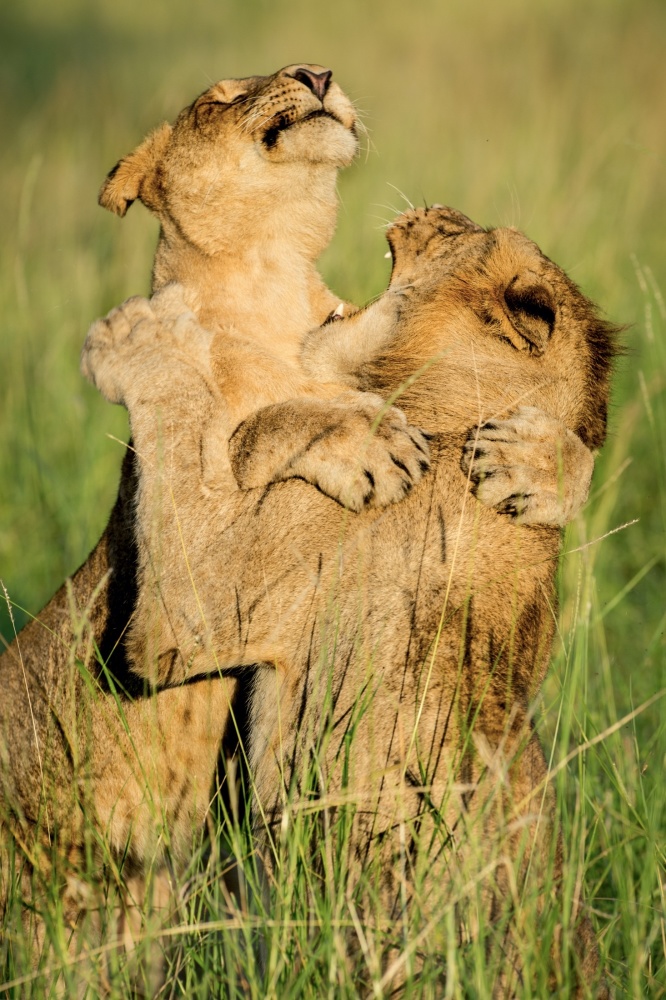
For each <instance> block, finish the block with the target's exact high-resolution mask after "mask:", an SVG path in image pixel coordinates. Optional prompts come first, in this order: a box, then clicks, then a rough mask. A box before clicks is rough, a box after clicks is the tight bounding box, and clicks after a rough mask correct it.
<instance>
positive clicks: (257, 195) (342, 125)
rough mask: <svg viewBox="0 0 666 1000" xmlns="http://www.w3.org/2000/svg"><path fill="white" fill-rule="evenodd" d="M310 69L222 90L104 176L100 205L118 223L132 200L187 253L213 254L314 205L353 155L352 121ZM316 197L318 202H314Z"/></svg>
mask: <svg viewBox="0 0 666 1000" xmlns="http://www.w3.org/2000/svg"><path fill="white" fill-rule="evenodd" d="M331 76H332V74H331V72H330V70H327V69H325V68H324V67H323V66H317V65H305V64H304V65H297V66H287V67H286V68H284V69H281V70H279V71H278V72H277V73H275V74H273V75H272V76H252V77H247V78H245V79H242V80H222V81H220V82H219V83H216V84H214V86H212V87H210V88H209V89H208V90H207V91H205V93H203V94H201V96H200V97H198V98H197V99H196V100H195V101H193V103H192V104H190V105H189V106H188V107H187V108H185V109H184V110H183V111H181V113H180V114H179V115H178V117H177V118H176V120H175V122H174V123H173V125H169V124H168V123H164V124H163V125H161V126H160V127H159V128H157V129H156V130H155V131H154V132H152V133H151V134H150V135H148V136H147V138H146V139H145V140H144V141H143V142H142V143H141V145H140V146H139V147H138V148H137V149H136V150H135V151H134V152H133V153H131V154H130V155H129V156H127V157H125V158H124V159H122V160H121V161H120V162H119V163H118V164H117V165H116V166H115V167H114V168H113V170H112V171H111V173H110V174H109V176H108V177H107V179H106V181H105V182H104V184H103V186H102V189H101V191H100V196H99V200H100V204H101V205H102V206H103V207H105V208H108V209H109V210H110V211H112V212H115V213H116V214H117V215H121V216H122V215H124V214H125V212H126V211H127V209H128V207H129V206H130V205H131V204H132V202H133V201H134V200H136V199H137V198H138V199H140V200H141V201H142V202H143V203H144V204H145V205H146V206H147V207H148V208H149V209H150V210H151V211H152V212H154V213H155V214H156V215H157V216H158V217H159V219H160V221H161V222H162V225H163V228H166V229H169V227H172V228H173V229H174V231H177V232H178V233H179V234H180V235H181V236H182V235H184V236H185V238H186V240H187V241H188V242H190V243H191V244H192V245H193V246H195V247H197V248H198V249H200V250H203V251H205V252H207V253H215V252H216V251H218V250H219V249H221V248H223V247H221V246H220V242H222V243H224V240H225V234H226V238H227V239H228V237H229V234H230V233H231V232H232V231H233V232H234V234H236V233H237V232H238V229H239V227H244V228H247V227H248V226H250V225H251V224H252V223H253V222H254V221H255V220H257V219H259V218H261V217H262V216H265V215H269V216H272V215H273V214H274V213H275V210H276V207H279V206H280V205H281V204H286V203H289V202H293V201H295V200H301V201H302V200H307V198H308V195H309V194H312V196H313V197H315V198H316V197H317V195H318V192H317V190H316V187H317V183H318V181H319V180H321V175H322V174H325V175H326V181H327V186H325V188H326V193H327V194H328V191H329V189H330V183H329V178H330V175H331V173H335V171H336V170H337V169H338V168H339V167H343V166H347V165H348V164H349V163H350V162H351V160H352V159H353V157H354V155H355V153H356V151H357V146H358V143H357V138H356V131H355V130H356V114H355V111H354V108H353V106H352V104H351V102H350V101H349V99H348V98H347V97H346V96H345V94H344V93H343V92H342V90H341V89H340V87H339V86H338V85H337V83H335V82H333V81H332V79H331ZM321 196H323V195H321Z"/></svg>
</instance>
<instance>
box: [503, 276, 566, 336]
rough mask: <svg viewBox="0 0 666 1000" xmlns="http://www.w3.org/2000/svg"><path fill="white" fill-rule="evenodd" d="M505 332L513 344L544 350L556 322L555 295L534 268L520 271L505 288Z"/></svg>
mask: <svg viewBox="0 0 666 1000" xmlns="http://www.w3.org/2000/svg"><path fill="white" fill-rule="evenodd" d="M502 305H503V312H504V315H505V317H506V319H507V321H508V322H507V323H503V324H502V325H503V327H504V330H503V332H504V334H505V336H507V337H508V339H509V340H510V341H511V343H512V344H513V346H514V347H517V348H518V349H519V350H529V351H530V353H532V354H543V352H544V351H545V349H546V346H547V344H548V341H549V339H550V335H551V334H552V332H553V327H554V326H555V312H556V306H555V296H554V294H553V290H552V288H551V287H550V285H549V284H548V283H547V282H546V281H544V279H543V278H542V277H541V276H540V275H539V274H537V273H536V272H535V271H524V272H523V273H522V274H517V275H516V277H515V278H513V280H512V281H510V282H509V284H508V285H507V287H506V288H505V289H504V302H503V304H502Z"/></svg>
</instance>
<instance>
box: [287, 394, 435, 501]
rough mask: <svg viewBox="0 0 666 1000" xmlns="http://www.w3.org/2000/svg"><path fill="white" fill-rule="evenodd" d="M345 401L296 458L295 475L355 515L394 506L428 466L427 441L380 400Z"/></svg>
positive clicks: (363, 397) (360, 396)
mask: <svg viewBox="0 0 666 1000" xmlns="http://www.w3.org/2000/svg"><path fill="white" fill-rule="evenodd" d="M349 397H350V402H349V403H348V404H347V403H346V402H344V397H339V399H340V402H338V403H337V405H336V411H337V412H335V413H332V414H331V417H334V418H335V417H337V419H335V422H333V420H332V421H331V423H330V424H329V426H328V427H327V428H326V430H325V431H324V432H322V433H321V434H319V435H315V437H314V439H313V440H312V442H311V443H310V445H309V447H308V448H307V450H306V451H305V453H304V454H302V455H301V456H299V458H298V461H297V463H296V464H297V466H298V469H299V472H298V473H297V474H298V475H301V476H302V477H303V478H305V479H307V480H308V481H309V482H312V483H314V484H315V485H316V486H318V487H319V489H320V490H322V492H324V493H326V494H327V495H328V496H330V497H332V498H333V499H334V500H337V501H338V502H339V503H341V504H343V506H345V507H348V508H349V509H350V510H353V511H356V512H359V511H361V510H363V509H364V508H366V507H386V506H388V505H389V504H392V503H398V502H399V501H400V500H402V499H403V498H404V497H405V496H406V495H407V494H408V493H409V492H410V491H411V490H412V488H413V487H414V486H415V485H416V484H417V483H418V482H419V481H420V480H421V478H422V477H423V475H424V474H425V473H426V472H427V471H428V469H429V468H430V448H429V446H428V441H427V439H426V437H425V436H424V434H423V433H422V431H420V430H419V429H418V428H416V427H411V426H410V425H409V424H408V423H407V418H406V417H405V415H404V413H403V412H402V411H401V410H399V409H397V408H396V407H394V406H389V407H387V406H386V404H385V403H384V401H383V400H382V399H380V398H379V397H378V396H374V395H372V394H371V393H350V394H349ZM296 464H295V465H294V468H295V467H296Z"/></svg>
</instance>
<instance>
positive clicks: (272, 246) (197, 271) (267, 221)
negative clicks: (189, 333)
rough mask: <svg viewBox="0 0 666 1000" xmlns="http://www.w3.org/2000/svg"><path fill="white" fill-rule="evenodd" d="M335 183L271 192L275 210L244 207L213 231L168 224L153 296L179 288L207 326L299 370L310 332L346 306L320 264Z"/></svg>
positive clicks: (228, 211) (331, 224) (230, 211)
mask: <svg viewBox="0 0 666 1000" xmlns="http://www.w3.org/2000/svg"><path fill="white" fill-rule="evenodd" d="M334 181H335V175H334V174H333V184H329V185H324V186H323V190H322V189H321V186H320V187H319V189H317V188H315V190H314V191H313V190H312V189H311V190H310V191H307V190H306V191H305V192H304V191H303V189H302V188H301V190H300V191H298V189H296V190H294V186H293V185H291V186H290V188H291V190H290V197H286V196H285V197H284V198H280V197H277V195H276V194H275V192H272V194H271V204H270V208H271V210H270V211H266V210H265V209H266V207H267V206H266V204H264V205H259V206H257V204H256V201H255V202H253V203H252V204H247V205H245V206H244V205H243V204H242V202H241V201H239V202H237V203H236V204H235V205H233V206H228V207H225V214H224V218H223V219H220V220H219V224H218V225H216V226H215V230H214V231H211V230H208V231H206V230H204V229H203V226H202V228H201V229H200V230H198V231H196V230H195V231H189V232H187V233H185V231H184V228H183V227H182V226H181V225H178V224H176V222H175V221H174V220H170V219H168V218H167V219H165V218H163V219H162V220H161V222H162V226H161V230H160V238H159V242H158V247H157V252H156V256H155V266H154V269H153V291H156V290H157V289H159V288H161V287H163V286H164V285H166V284H168V283H169V282H172V281H177V282H179V283H180V284H182V285H183V286H184V287H185V289H186V299H187V301H188V303H190V305H191V308H192V309H193V311H194V312H195V314H196V315H197V318H198V320H199V322H200V323H201V324H202V326H204V327H206V328H207V329H209V330H212V331H214V332H215V331H220V330H224V331H232V332H233V333H234V334H235V335H238V336H241V337H243V339H247V340H252V341H253V342H255V343H256V344H257V345H258V346H259V347H260V348H261V349H262V350H264V351H266V352H268V353H270V354H276V355H279V357H280V358H281V359H282V360H284V361H291V362H292V363H294V364H297V363H298V356H299V351H300V346H301V341H302V338H303V336H304V334H305V333H306V332H307V331H308V330H310V329H312V328H313V327H316V326H319V325H320V324H321V323H322V322H323V321H324V319H325V318H326V317H327V316H328V315H329V313H330V312H331V311H332V310H333V309H334V308H335V307H336V305H337V304H338V303H339V299H338V298H337V296H335V295H333V293H332V292H331V291H330V290H329V289H328V288H327V287H326V285H325V284H324V281H323V279H322V277H321V275H320V274H319V271H318V270H317V266H316V265H317V260H318V258H319V256H320V255H321V253H322V251H323V250H324V249H325V248H326V246H327V245H328V244H329V242H330V240H331V238H332V236H333V232H334V230H335V222H336V217H337V198H336V195H335V184H334ZM205 224H206V223H205V220H204V225H205ZM208 226H210V223H208Z"/></svg>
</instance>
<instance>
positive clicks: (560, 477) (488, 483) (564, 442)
mask: <svg viewBox="0 0 666 1000" xmlns="http://www.w3.org/2000/svg"><path fill="white" fill-rule="evenodd" d="M461 468H462V470H463V472H464V473H465V475H466V476H468V477H469V479H470V481H471V483H472V484H473V492H474V494H475V496H476V497H477V499H478V500H480V501H481V502H482V503H484V504H485V505H486V506H488V507H494V508H495V509H496V510H498V511H499V512H500V513H502V514H507V515H508V516H510V517H512V518H513V519H514V520H515V521H516V522H517V523H518V524H543V525H550V526H557V527H562V526H563V525H565V524H567V523H568V522H569V521H570V520H571V519H572V518H573V517H575V516H576V514H577V513H578V512H579V510H580V509H581V507H582V506H583V504H584V503H585V501H586V500H587V496H588V493H589V489H590V482H591V479H592V471H593V468H594V456H593V454H592V452H591V451H590V450H589V448H587V447H586V446H585V445H584V444H583V442H582V441H581V440H580V438H579V437H577V436H576V435H575V434H574V433H573V432H572V431H570V430H569V429H568V428H567V427H566V426H565V425H564V424H563V423H562V421H561V420H558V419H557V418H555V417H551V416H549V414H547V413H544V412H543V410H539V409H537V408H536V407H533V406H522V407H520V408H519V409H517V410H516V411H515V412H514V413H513V414H512V415H511V416H510V417H509V418H508V419H506V420H491V421H488V422H487V423H484V424H481V425H480V426H479V427H474V428H472V430H471V431H470V432H469V437H468V439H467V441H466V442H465V445H464V447H463V455H462V460H461Z"/></svg>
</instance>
